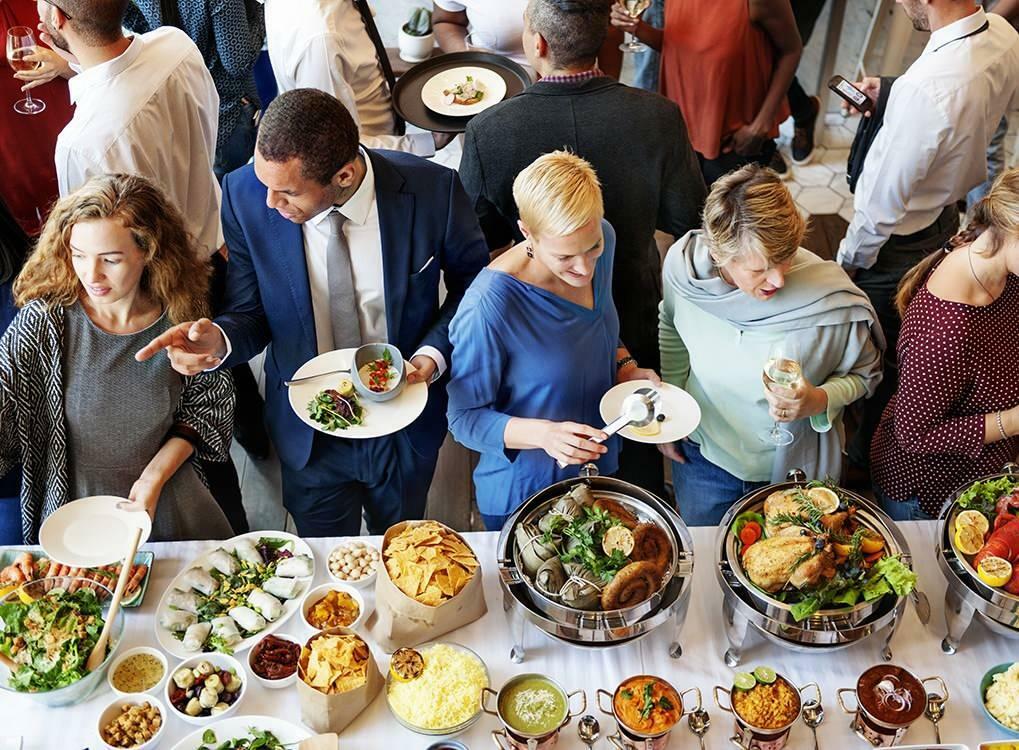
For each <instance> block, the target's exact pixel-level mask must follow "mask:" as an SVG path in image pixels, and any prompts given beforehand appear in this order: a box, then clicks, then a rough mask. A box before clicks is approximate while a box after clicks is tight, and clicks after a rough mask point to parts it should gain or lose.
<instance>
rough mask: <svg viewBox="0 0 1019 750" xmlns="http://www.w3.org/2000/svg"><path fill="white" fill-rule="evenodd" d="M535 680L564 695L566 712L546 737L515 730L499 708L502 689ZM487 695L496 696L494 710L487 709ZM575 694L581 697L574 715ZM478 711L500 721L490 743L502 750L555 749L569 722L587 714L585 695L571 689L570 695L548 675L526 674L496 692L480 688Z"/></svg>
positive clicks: (519, 675) (518, 676)
mask: <svg viewBox="0 0 1019 750" xmlns="http://www.w3.org/2000/svg"><path fill="white" fill-rule="evenodd" d="M535 677H537V678H540V679H542V680H545V681H546V682H548V683H549V684H551V685H553V686H554V687H555V688H556V689H557V690H558V691H559V692H560V694H561V695H562V696H563V699H564V702H565V705H566V709H565V713H564V715H563V716H562V717H561V718H560V719H559V724H558V726H557V727H556V728H555V729H554V730H553V731H551V732H547V733H545V734H528V733H527V732H521V731H519V730H518V729H515V728H513V727H511V726H510V724H509V723H508V722H507V721H506V719H505V717H504V716H503V715H502V707H501V705H500V703H501V701H500V698H501V697H502V693H503V691H504V690H506V689H507V688H510V687H513V686H514V685H516V684H517V683H519V682H522V681H524V680H527V679H531V678H535ZM489 694H491V695H494V696H495V710H494V711H493V710H491V709H490V708H489V707H488V701H487V699H488V696H489ZM575 695H579V696H580V697H581V705H580V710H579V711H577V712H576V713H571V712H570V701H571V700H572V699H573V697H574V696H575ZM481 710H482V711H484V712H485V713H486V714H491V715H492V716H497V717H498V718H499V721H500V722H502V727H503V728H502V729H501V730H496V731H494V732H492V740H493V741H494V742H495V744H496V746H497V747H500V748H503V750H546V749H547V748H550V747H555V745H556V743H557V742H558V741H559V732H560V731H561V730H562V728H563V727H565V726H566V725H567V724H569V723H570V720H571V719H572V718H573V717H574V716H579V715H580V714H582V713H584V712H585V711H587V694H586V693H585V692H584V691H583V690H574V691H573V692H572V693H567V692H566V690H565V689H563V686H562V685H560V684H559V683H558V682H556V681H555V680H553V679H552V678H551V677H548V676H547V675H543V674H537V673H533V672H532V673H528V674H518V675H517V676H516V677H514V678H512V679H511V680H510V681H509V682H507V683H506V684H505V685H503V686H502V687H501V688H500V689H499V691H498V692H496V691H495V690H492V689H491V688H487V687H486V688H483V689H482V691H481Z"/></svg>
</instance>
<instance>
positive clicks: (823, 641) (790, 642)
mask: <svg viewBox="0 0 1019 750" xmlns="http://www.w3.org/2000/svg"><path fill="white" fill-rule="evenodd" d="M805 482H806V475H805V474H804V473H803V472H802V471H800V470H798V469H795V470H793V471H791V472H789V475H788V479H787V481H786V482H781V483H778V484H773V485H769V486H767V487H762V488H760V489H758V490H754V491H753V492H750V493H748V494H747V495H745V496H744V497H742V498H741V499H740V500H739V501H737V502H736V503H735V504H734V505H733V506H732V507H731V508H730V509H729V511H728V512H727V513H726V514H725V516H723V518H722V521H721V523H720V524H719V532H718V537H717V540H716V544H715V552H716V559H715V562H716V567H717V570H716V573H717V576H718V582H719V584H720V585H721V587H722V592H723V594H724V598H723V605H722V613H723V619H724V623H725V634H726V638H727V640H728V641H729V649H728V650H727V651H726V652H725V662H726V664H728V665H729V666H730V667H735V666H736V665H738V664H739V663H740V661H741V659H742V652H743V650H744V649H745V648H746V647H747V646H748V645H749V642H750V640H751V634H755V635H757V636H760V637H762V638H763V639H764V640H766V641H769V642H771V643H774V644H776V645H779V646H782V647H783V648H787V649H792V650H795V651H807V652H818V651H821V652H823V651H831V650H836V649H840V648H845V647H847V646H851V645H854V644H856V643H859V642H861V641H863V640H866V639H868V638H870V637H871V636H873V635H875V634H877V633H884V634H885V637H884V645H883V648H882V652H881V655H882V657H883V658H884V659H885V660H889V659H891V658H892V652H891V639H892V636H893V635H894V634H895V631H896V630H897V629H898V626H899V623H900V622H901V620H902V615H903V612H904V611H905V607H906V597H897V598H893V597H890V596H884V597H882V598H881V599H879V600H877V601H874V602H860V603H858V604H856V605H855V606H853V607H841V608H838V609H823V610H820V611H818V612H817V613H816V614H814V615H813V616H811V617H809V618H807V619H806V620H804V621H802V622H796V620H795V619H794V618H793V616H792V612H791V611H790V610H791V607H790V605H788V604H786V603H784V602H781V601H779V600H778V599H775V598H773V597H771V596H770V595H768V594H767V593H766V592H764V591H762V590H761V589H759V588H757V587H756V586H754V585H753V584H752V583H751V582H750V580H749V578H748V577H747V575H746V573H745V572H744V570H743V566H742V564H740V562H739V561H738V558H737V554H736V539H735V534H733V533H731V532H732V526H733V523H734V522H735V520H736V518H737V517H738V516H739V515H740V514H742V513H746V512H748V511H752V512H756V513H761V514H762V515H763V508H764V501H765V499H767V497H768V496H769V495H771V494H772V493H774V492H780V491H783V490H788V489H793V488H795V487H798V486H802V485H803V484H805ZM840 492H841V494H842V495H844V496H846V497H848V498H849V499H851V500H852V501H853V503H854V504H855V505H856V506H857V508H858V510H857V518H858V519H859V520H860V522H861V523H862V524H863V525H864V526H867V527H869V528H871V529H873V530H875V531H877V532H878V533H880V534H881V535H882V536H883V537H884V538H885V544H886V548H887V549H888V551H889V552H890V553H891V554H893V555H901V556H902V559H903V561H904V562H906V563H907V564H912V556H911V554H910V552H909V545H908V543H907V542H906V538H905V537H904V536H903V534H902V532H901V531H900V530H899V529H898V527H897V526H896V525H895V523H894V522H893V521H892V519H891V518H889V517H888V516H887V515H886V514H885V513H883V512H882V511H881V510H880V509H879V508H878V507H877V506H876V505H874V504H873V503H871V502H870V501H868V500H866V499H865V498H863V497H861V496H859V495H857V494H855V493H852V492H849V491H847V490H844V489H842V490H840ZM915 600H916V601H917V602H918V611H920V612H921V620H924V619H926V617H925V614H924V613H925V612H927V613H929V607H928V605H927V601H926V597H925V596H924V595H923V594H922V593H920V592H915Z"/></svg>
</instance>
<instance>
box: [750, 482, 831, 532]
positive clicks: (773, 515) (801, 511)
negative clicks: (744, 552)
mask: <svg viewBox="0 0 1019 750" xmlns="http://www.w3.org/2000/svg"><path fill="white" fill-rule="evenodd" d="M809 515H810V513H809V509H808V508H807V507H804V503H803V492H802V491H801V490H799V489H791V490H780V491H779V492H772V493H771V494H770V495H768V497H767V499H766V500H765V501H764V519H765V527H764V530H765V533H766V535H767V536H769V537H774V536H799V534H800V531H802V527H800V526H794V525H792V524H790V523H789V522H788V521H780V520H778V519H779V518H781V517H782V516H793V517H799V518H807V517H808V516H809ZM848 517H849V514H848V513H846V512H841V513H828V514H826V515H824V516H821V525H822V526H824V527H825V528H826V529H828V530H829V531H831V532H833V533H836V534H837V533H839V532H840V531H841V530H842V527H843V526H844V525H845V523H846V519H847V518H848Z"/></svg>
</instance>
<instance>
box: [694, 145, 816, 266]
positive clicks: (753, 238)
mask: <svg viewBox="0 0 1019 750" xmlns="http://www.w3.org/2000/svg"><path fill="white" fill-rule="evenodd" d="M806 231H807V223H806V221H804V219H803V217H802V216H800V212H799V211H798V210H797V208H796V204H795V203H794V202H793V197H792V196H791V195H790V194H789V190H788V189H786V186H785V185H784V184H783V182H782V179H781V178H780V177H779V176H778V175H777V174H776V173H775V172H773V171H772V170H770V169H768V168H766V167H762V166H759V165H757V164H748V165H746V166H745V167H741V168H739V169H737V170H735V171H733V172H730V173H729V174H727V175H725V176H724V177H721V178H719V179H718V180H717V181H716V182H715V184H714V185H712V187H711V192H710V193H709V194H708V199H707V201H706V202H705V204H704V233H705V234H706V235H707V238H708V240H709V242H710V243H711V255H712V257H713V258H714V259H715V263H716V264H717V265H720V266H723V265H725V264H726V263H728V262H729V261H731V260H734V259H736V258H740V257H744V256H746V255H747V254H748V253H760V254H761V256H763V257H764V259H765V260H766V261H767V262H768V264H769V265H771V266H774V265H778V264H779V263H784V262H785V261H787V260H789V259H790V258H791V257H792V256H793V255H794V254H795V253H796V251H797V250H798V249H799V247H800V244H801V243H802V242H803V235H804V233H806Z"/></svg>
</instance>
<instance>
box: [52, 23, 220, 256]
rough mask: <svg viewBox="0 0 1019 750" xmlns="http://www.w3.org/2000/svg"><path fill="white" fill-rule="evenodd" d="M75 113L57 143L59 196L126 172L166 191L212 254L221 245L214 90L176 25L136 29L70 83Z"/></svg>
mask: <svg viewBox="0 0 1019 750" xmlns="http://www.w3.org/2000/svg"><path fill="white" fill-rule="evenodd" d="M67 83H68V88H69V89H70V93H71V101H72V102H73V103H74V104H75V110H74V116H73V117H72V118H71V121H70V122H69V123H68V124H67V126H66V127H65V128H64V129H63V131H62V132H61V133H60V136H59V137H58V138H57V145H56V166H57V180H58V183H59V187H60V194H61V195H62V196H63V195H67V194H68V193H70V192H73V191H74V190H76V189H77V188H79V187H81V185H83V184H84V183H85V182H86V181H87V180H88V179H89V178H90V177H93V176H95V175H97V174H104V173H107V172H124V173H127V174H138V175H142V176H144V177H148V178H149V179H151V180H153V181H154V182H156V184H158V185H159V186H160V187H162V188H163V190H165V191H166V193H167V195H168V197H169V198H170V199H171V200H173V201H174V202H175V203H176V204H177V208H178V209H180V212H181V213H182V214H183V216H184V221H185V223H186V224H187V227H188V230H189V231H190V232H191V234H192V235H193V236H194V237H195V238H196V240H197V241H198V243H199V244H200V245H201V246H202V247H204V248H205V250H206V251H208V253H209V254H210V255H211V254H212V253H214V252H216V251H217V250H218V249H219V248H220V246H221V245H222V244H223V232H222V229H221V227H220V221H219V204H220V191H219V183H218V182H217V181H216V177H215V175H214V174H213V171H212V165H213V161H214V159H215V156H216V133H217V130H218V124H219V94H217V93H216V85H215V84H214V83H213V81H212V76H211V75H210V74H209V71H208V69H207V68H206V67H205V62H204V61H203V60H202V54H201V52H199V51H198V47H196V46H195V43H194V42H192V41H191V39H190V38H188V35H187V34H185V33H184V32H183V31H181V30H180V29H176V28H172V27H163V28H160V29H156V30H155V31H150V32H148V33H147V34H138V35H135V36H134V37H133V38H132V39H131V43H130V45H129V46H128V47H127V49H126V50H125V51H124V52H123V53H122V54H121V55H120V56H118V57H116V58H114V59H113V60H109V61H108V62H105V63H102V64H100V65H96V66H95V67H91V68H88V69H86V70H82V71H81V72H80V73H79V74H78V75H76V76H74V77H72V78H71V79H70V80H69V81H68V82H67Z"/></svg>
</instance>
